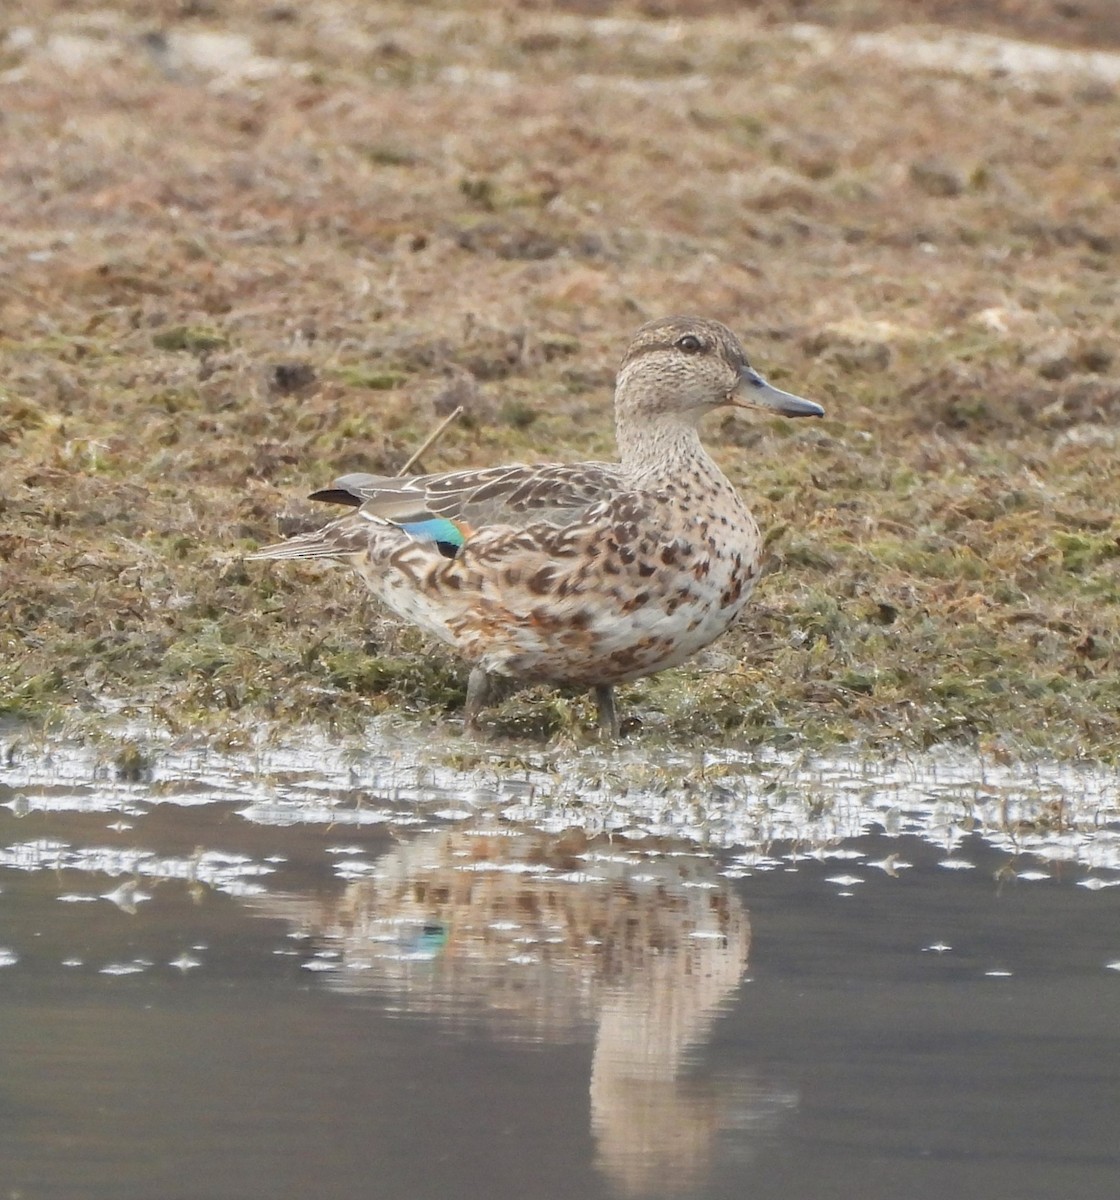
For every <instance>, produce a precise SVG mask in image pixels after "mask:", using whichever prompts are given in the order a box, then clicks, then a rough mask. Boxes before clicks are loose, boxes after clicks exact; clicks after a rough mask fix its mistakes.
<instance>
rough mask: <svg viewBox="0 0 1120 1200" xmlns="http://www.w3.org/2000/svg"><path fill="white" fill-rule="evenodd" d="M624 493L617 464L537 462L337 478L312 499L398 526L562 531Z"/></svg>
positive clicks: (357, 474)
mask: <svg viewBox="0 0 1120 1200" xmlns="http://www.w3.org/2000/svg"><path fill="white" fill-rule="evenodd" d="M625 487H626V483H625V480H624V478H623V475H622V468H621V466H620V465H619V464H618V463H599V462H585V463H541V464H538V465H536V466H524V465H521V464H515V465H513V466H507V467H488V468H485V469H483V470H478V471H446V472H442V473H438V474H434V475H412V476H406V477H405V478H396V477H392V476H382V475H365V474H362V473H356V474H353V475H343V476H342V477H341V478H339V479H336V480H335V481H334V483H333V484H331V486H330V487H329V488H324V489H322V490H321V491H318V492H313V493H312V494H311V499H312V500H324V501H327V502H328V503H334V504H347V505H350V506H351V507H353V508H360V509H361V511H362V513H363V514H364V515H367V516H375V517H379V518H382V519H384V520H386V521H390V522H392V523H393V524H397V525H408V524H413V523H416V522H423V521H429V520H431V519H433V518H439V517H443V518H446V519H447V520H449V521H453V522H457V523H462V524H463V525H466V526H468V527H470V528H471V529H478V528H480V527H483V526H486V525H507V526H514V527H522V526H525V525H528V524H533V523H537V522H540V521H550V522H555V523H557V524H566V523H567V522H569V521H572V520H575V519H576V518H577V517H578V516H579V515H580V514H581V513H583V512H584V511H585V510H586V509H587V508H589V507H590V506H591V505H593V504H596V503H597V502H599V501H601V500H605V499H608V498H609V497H611V496H613V495H616V494H617V493H618V492H620V491H622V490H624V489H625Z"/></svg>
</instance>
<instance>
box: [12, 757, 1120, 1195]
mask: <svg viewBox="0 0 1120 1200" xmlns="http://www.w3.org/2000/svg"><path fill="white" fill-rule="evenodd" d="M2 740H3V739H0V741H2ZM371 746H372V748H371V749H368V750H364V751H355V750H353V749H349V750H348V749H345V748H340V747H337V746H333V745H331V744H329V743H327V742H325V741H317V740H315V739H308V740H307V741H305V742H304V744H302V745H301V746H299V747H290V746H289V747H284V746H280V747H271V748H268V747H255V748H252V749H250V750H242V751H240V752H238V753H236V754H234V753H230V754H222V753H219V752H217V751H215V750H212V749H207V748H205V747H192V746H190V745H175V744H172V743H169V742H168V743H164V744H162V745H158V746H156V747H155V748H154V751H153V752H152V753H151V766H150V768H148V769H145V770H144V771H142V772H140V774H141V775H142V778H138V779H133V780H126V779H122V778H120V774H119V771H118V769H116V768H114V766H113V765H112V759H113V755H112V753H110V752H105V751H102V752H101V753H98V752H96V751H91V750H88V749H82V748H78V747H69V746H65V745H63V746H45V745H42V744H37V745H36V744H27V743H23V742H20V741H19V740H18V739H17V738H16V737H15V736H14V735H13V737H12V738H11V739H9V741H8V745H7V754H6V758H5V765H4V766H3V768H2V769H0V805H2V807H0V964H2V967H0V1030H2V1031H3V1037H2V1038H0V1182H2V1183H3V1185H4V1187H3V1191H2V1194H3V1195H5V1196H9V1195H11V1196H15V1195H19V1196H20V1197H22V1198H24V1200H37V1198H41V1197H52V1198H53V1197H59V1198H62V1197H65V1198H67V1200H72V1198H74V1197H83V1198H84V1197H90V1198H94V1197H96V1198H99V1200H100V1198H101V1197H105V1198H109V1197H112V1198H113V1200H130V1198H136V1200H141V1198H143V1200H151V1198H152V1197H161V1198H166V1197H215V1198H223V1200H224V1198H227V1197H228V1198H233V1197H238V1198H241V1197H246V1198H248V1197H261V1198H264V1197H310V1196H314V1197H335V1196H337V1197H343V1196H346V1197H351V1196H355V1195H371V1196H373V1195H376V1196H378V1197H398V1196H399V1197H402V1198H406V1197H407V1198H408V1200H416V1198H424V1197H444V1196H448V1195H456V1196H459V1195H462V1196H467V1197H470V1196H478V1197H497V1198H501V1197H511V1198H513V1197H517V1198H518V1200H521V1198H523V1197H526V1196H532V1197H550V1196H557V1197H559V1196H572V1195H579V1196H588V1197H597V1196H669V1195H678V1196H695V1197H724V1196H726V1197H731V1196H735V1197H742V1196H744V1195H750V1196H752V1197H779V1196H780V1197H789V1196H799V1197H800V1196H805V1197H809V1196H812V1197H815V1198H827V1197H838V1198H839V1197H850V1196H852V1195H854V1194H857V1193H858V1194H860V1195H862V1196H867V1197H884V1198H886V1197H891V1198H892V1200H893V1198H895V1197H897V1196H899V1195H906V1196H908V1197H918V1198H922V1197H929V1198H931V1200H932V1198H934V1197H937V1198H938V1200H940V1198H942V1197H944V1196H946V1195H949V1194H952V1193H954V1192H955V1193H958V1194H961V1195H965V1196H968V1195H979V1194H990V1195H999V1196H1015V1197H1017V1198H1024V1197H1036V1196H1037V1197H1048V1198H1049V1197H1053V1196H1056V1195H1065V1196H1077V1197H1096V1196H1101V1197H1106V1196H1107V1197H1111V1196H1113V1195H1115V1194H1116V1193H1117V1190H1118V1185H1120V1149H1118V1146H1117V1138H1116V1113H1117V1102H1118V1101H1120V1076H1118V1072H1117V1064H1118V1063H1120V1054H1118V1051H1120V1022H1118V1020H1117V1015H1118V1012H1120V920H1118V918H1120V801H1118V793H1117V786H1116V780H1115V779H1114V778H1112V777H1110V776H1108V775H1107V774H1098V773H1093V772H1088V771H1081V772H1075V771H1070V770H1063V769H1059V768H1057V767H1054V768H1045V769H1044V768H1032V769H1030V770H1026V769H1016V768H1012V767H992V766H990V765H988V766H982V765H981V764H980V763H978V762H970V761H963V760H948V759H942V760H940V761H929V760H900V761H896V762H893V763H890V764H884V763H879V764H876V765H874V766H871V765H867V764H859V763H856V762H845V761H813V760H805V761H799V760H795V759H792V758H780V757H769V758H766V759H757V758H752V757H750V756H748V755H741V756H735V755H732V754H724V755H722V756H720V757H718V758H713V757H710V756H706V757H703V758H701V757H700V756H688V755H680V756H678V757H677V758H676V759H674V760H673V761H669V762H666V763H663V764H661V765H660V766H658V767H657V768H652V767H649V766H647V765H646V764H643V763H642V762H641V760H640V757H639V755H638V754H637V752H635V751H630V752H626V753H620V754H618V755H614V756H602V755H599V754H595V753H590V752H588V753H582V754H577V753H575V752H566V753H560V752H557V753H555V754H553V755H551V756H546V755H535V756H530V757H529V758H528V759H517V760H514V759H511V758H510V757H508V756H505V757H503V756H502V755H501V754H499V753H498V752H496V751H495V752H487V753H486V754H485V755H484V756H483V757H481V758H478V759H476V760H475V761H473V762H472V763H471V764H470V767H469V769H466V768H464V767H460V768H459V769H453V768H451V767H449V766H447V765H439V762H438V760H439V759H440V758H442V759H444V760H445V762H446V761H447V760H449V759H451V758H452V757H453V755H452V751H453V750H454V748H455V747H454V743H446V744H443V745H435V746H428V747H426V748H425V749H424V750H423V751H421V750H420V749H419V748H418V747H417V746H416V745H415V744H413V743H410V742H409V741H408V740H407V739H400V738H395V737H394V736H393V735H392V734H391V733H386V734H385V735H384V737H380V736H379V738H378V740H376V741H375V742H372V743H371ZM424 760H427V761H424Z"/></svg>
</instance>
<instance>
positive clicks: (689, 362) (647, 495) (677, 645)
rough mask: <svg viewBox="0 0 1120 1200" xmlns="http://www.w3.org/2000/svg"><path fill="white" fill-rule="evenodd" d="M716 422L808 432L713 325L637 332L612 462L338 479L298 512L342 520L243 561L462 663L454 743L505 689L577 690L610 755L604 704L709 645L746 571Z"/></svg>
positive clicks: (819, 411) (757, 549) (815, 413)
mask: <svg viewBox="0 0 1120 1200" xmlns="http://www.w3.org/2000/svg"><path fill="white" fill-rule="evenodd" d="M726 407H731V408H758V409H763V410H767V411H769V412H772V413H778V414H781V415H782V416H786V417H822V416H824V409H823V408H822V407H821V405H819V404H817V403H816V402H815V401H812V400H806V399H803V398H801V397H800V396H796V395H793V394H792V393H790V392H785V391H782V390H781V389H780V388H777V387H775V386H774V385H772V384H770V383H768V382H767V381H766V380H765V379H764V378H763V376H762V375H760V374H759V372H758V371H756V370H755V368H754V367H753V366H751V364H750V362H749V361H748V359H747V356H746V353H745V351H744V350H743V347H742V344H741V343H740V341H739V339H738V338H737V337H736V336H735V334H734V333H732V331H731V330H730V329H729V328H728V327H727V326H726V325H723V324H721V323H720V322H719V321H715V320H711V319H707V318H701V317H692V316H671V317H665V318H660V319H657V320H653V321H649V322H647V323H646V324H644V325H642V326H641V328H640V329H638V331H637V332H636V333H635V334H634V337H633V339H632V340H631V342H630V344H629V347H628V348H627V350H626V353H625V356H624V357H623V359H622V364H621V366H620V368H619V371H618V375H617V379H616V384H615V393H614V416H615V432H616V442H617V449H618V461H617V462H580V463H556V462H546V463H536V464H529V465H526V464H520V463H516V464H512V465H507V466H495V467H483V468H477V469H476V468H468V469H465V470H454V471H440V472H436V473H433V474H419V475H412V476H405V477H387V476H379V475H369V474H365V473H361V472H358V473H354V474H349V475H343V476H341V477H340V478H338V479H336V480H334V482H333V483H332V484H331V485H330V486H329V487H327V488H324V489H321V490H319V491H317V492H313V493H312V494H311V499H313V500H319V501H324V502H327V503H334V504H340V505H344V506H347V507H348V508H349V509H351V511H349V512H347V513H346V514H345V515H343V516H341V517H339V518H336V519H335V520H332V521H330V522H328V523H327V524H325V525H324V526H323V527H322V528H320V529H318V530H315V531H313V532H310V533H304V534H301V535H299V536H296V537H293V538H290V539H288V540H287V541H284V542H279V543H277V544H275V545H269V546H264V547H262V548H261V549H260V550H257V551H256V552H254V553H252V554H250V555H249V556H248V557H249V558H252V559H271V560H291V559H299V560H307V559H325V560H329V561H332V562H337V563H343V564H349V566H350V567H351V568H352V569H353V570H354V571H355V572H356V573H357V574H358V575H359V576H360V577H361V579H362V580H363V582H364V583H365V585H366V586H367V587H368V588H369V590H370V591H371V592H372V593H373V594H374V595H375V596H376V597H377V598H378V600H380V601H381V602H382V603H383V604H384V605H385V606H386V607H387V608H388V609H389V610H390V611H392V612H393V613H395V614H396V615H397V616H398V617H400V618H401V619H403V620H404V621H407V622H411V623H412V624H413V625H416V626H418V627H419V628H421V629H422V630H424V631H425V632H426V633H427V634H429V635H431V636H432V637H434V638H435V639H437V640H438V641H440V642H443V643H445V644H446V645H448V646H450V647H451V648H452V650H454V651H455V652H456V653H457V654H458V655H459V656H460V657H461V658H462V659H463V660H464V661H465V662H466V663H467V664H468V665H469V667H470V672H469V676H468V681H467V695H466V705H465V710H464V719H465V729H466V730H468V731H478V729H479V727H480V724H479V723H480V718H481V715H482V713H483V711H484V709H485V707H486V705H487V704H488V703H489V702H490V701H491V700H492V699H493V697H494V695H495V692H496V691H497V690H498V687H499V685H500V681H501V680H502V679H503V678H504V679H507V680H513V681H516V682H517V683H518V684H530V683H546V684H551V685H555V686H560V687H570V688H579V689H587V690H589V691H591V692H592V693H593V694H594V697H595V701H596V707H597V719H598V727H599V730H600V732H601V734H602V735H603V736H604V737H606V738H610V739H617V738H618V737H619V719H618V712H617V706H616V702H615V688H616V687H617V686H618V685H619V684H625V683H629V682H632V681H634V680H637V679H641V678H643V677H645V676H648V675H653V674H655V673H656V672H659V671H664V670H666V669H668V668H670V667H675V666H677V665H679V664H680V663H682V662H684V661H685V660H686V659H688V658H690V657H691V656H693V655H694V654H696V653H697V652H698V651H700V650H703V649H704V648H705V647H706V646H709V645H711V644H712V643H713V642H714V641H715V640H716V639H717V638H719V637H720V636H722V635H723V634H724V633H726V631H727V630H728V629H729V628H730V627H731V626H732V625H733V624H734V623H735V621H736V620H737V619H738V617H739V614H740V613H741V612H742V610H743V608H744V606H745V605H746V603H747V600H748V598H749V596H750V594H751V591H752V589H753V587H754V585H755V583H756V581H757V579H758V576H759V573H760V571H761V567H762V559H763V543H762V537H761V534H760V532H759V528H758V525H757V524H756V522H755V520H754V517H753V516H752V515H751V513H750V511H749V510H748V508H747V506H746V504H745V503H744V502H743V499H742V498H741V497H740V495H739V493H738V492H737V491H736V489H735V488H734V486H733V485H732V484H731V482H730V480H728V478H727V477H726V475H724V473H723V472H722V471H721V470H720V468H719V466H718V465H717V464H716V462H715V461H714V460H713V459H712V457H711V456H710V455H709V454H708V452H707V450H705V448H704V446H703V445H702V443H701V441H700V434H699V424H700V421H701V419H702V418H703V417H704V416H705V415H707V414H708V413H710V412H713V411H715V410H716V409H720V408H726Z"/></svg>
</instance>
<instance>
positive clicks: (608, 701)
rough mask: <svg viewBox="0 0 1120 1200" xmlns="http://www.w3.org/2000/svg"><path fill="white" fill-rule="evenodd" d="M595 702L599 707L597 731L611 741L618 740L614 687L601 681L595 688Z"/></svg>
mask: <svg viewBox="0 0 1120 1200" xmlns="http://www.w3.org/2000/svg"><path fill="white" fill-rule="evenodd" d="M595 703H596V705H597V706H598V709H599V732H600V733H601V734H602V735H603V737H607V738H610V739H611V741H614V742H617V741H618V713H617V712H615V707H614V688H613V687H611V685H610V684H609V683H601V684H599V686H598V687H596V688H595Z"/></svg>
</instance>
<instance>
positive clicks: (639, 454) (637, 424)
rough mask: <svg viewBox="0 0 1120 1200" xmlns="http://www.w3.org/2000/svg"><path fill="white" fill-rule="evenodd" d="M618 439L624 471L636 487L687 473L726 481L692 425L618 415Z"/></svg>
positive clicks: (661, 481) (678, 420)
mask: <svg viewBox="0 0 1120 1200" xmlns="http://www.w3.org/2000/svg"><path fill="white" fill-rule="evenodd" d="M617 436H618V454H619V460H620V461H621V463H622V468H623V470H624V471H625V472H626V474H627V475H628V476H629V478H630V480H631V482H632V483H633V484H635V485H636V486H638V485H647V484H649V483H651V482H656V483H663V482H665V481H666V480H668V479H672V478H674V477H675V476H678V475H683V474H686V473H687V474H690V475H695V474H697V473H702V474H710V475H712V476H713V478H718V479H723V474H722V472H721V471H720V469H719V467H717V466H716V464H715V463H714V462H713V461H712V459H711V458H710V457H709V455H708V452H707V451H706V450H705V449H704V447H703V446H702V445H701V443H700V435H699V433H698V432H697V429H696V426H695V425H694V424H692V423H691V422H688V421H682V420H680V419H679V418H677V417H673V418H669V417H663V416H654V417H644V418H643V417H630V416H629V415H623V414H619V417H618V420H617Z"/></svg>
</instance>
